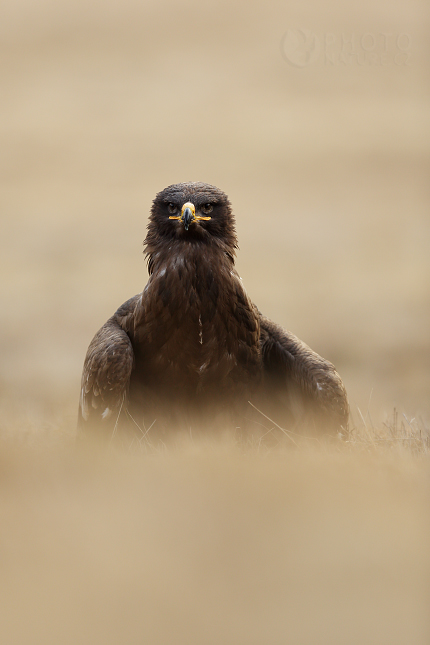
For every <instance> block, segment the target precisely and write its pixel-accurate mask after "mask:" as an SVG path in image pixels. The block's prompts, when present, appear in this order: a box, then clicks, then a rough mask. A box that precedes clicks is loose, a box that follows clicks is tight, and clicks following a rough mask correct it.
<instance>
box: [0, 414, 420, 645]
mask: <svg viewBox="0 0 430 645" xmlns="http://www.w3.org/2000/svg"><path fill="white" fill-rule="evenodd" d="M34 431H35V428H33V432H34ZM51 431H52V428H51ZM58 432H59V434H60V440H59V441H57V442H56V445H54V443H53V442H52V434H51V435H50V436H49V437H48V438H47V442H46V443H47V444H48V443H50V449H49V450H47V449H46V448H45V449H44V450H40V449H39V450H35V449H34V446H30V445H29V444H28V443H27V442H24V444H21V445H19V446H18V444H17V443H16V442H11V441H10V440H9V441H6V440H3V441H2V443H1V445H0V448H1V451H0V472H1V482H0V485H1V494H0V513H1V517H2V531H1V539H0V543H1V546H0V553H1V560H2V562H1V570H2V577H1V578H2V579H1V584H0V602H1V606H2V614H3V619H2V639H3V642H5V643H20V644H21V643H22V644H24V643H32V644H33V643H34V644H35V645H38V644H39V643H40V645H42V644H43V645H51V644H52V645H54V644H55V645H56V644H57V643H65V644H69V643H70V644H75V643H77V642H79V643H88V644H90V643H91V645H93V644H94V643H106V644H110V643H112V645H113V644H117V643H118V642H121V643H141V642H145V643H163V644H164V643H175V644H182V643H184V644H187V645H189V644H194V643H195V644H196V645H197V644H200V643H210V644H212V643H213V644H214V645H218V644H219V643H226V644H231V645H237V644H242V643H243V645H253V644H255V645H260V644H261V643H265V644H268V645H272V644H276V645H277V644H284V643H304V644H309V645H311V644H312V645H313V644H314V643H321V644H323V645H324V644H327V645H329V644H330V645H331V644H333V643H339V644H343V643H348V644H352V645H355V644H357V645H361V644H362V643H371V644H374V645H380V644H381V643H387V645H388V644H389V645H397V644H398V645H403V644H404V643H414V645H426V644H427V643H428V639H429V635H430V630H429V622H428V620H429V619H428V605H429V601H430V593H429V574H430V559H429V555H428V540H429V537H430V522H429V514H428V508H429V506H428V505H429V502H430V493H429V491H430V486H429V484H430V481H429V480H430V472H429V462H428V458H427V457H426V453H427V451H428V442H429V437H428V432H427V435H426V438H424V436H423V429H422V428H421V429H420V428H414V424H412V423H409V424H406V423H405V424H404V426H403V427H402V424H401V423H400V422H399V421H397V422H393V423H391V425H390V426H389V427H387V428H385V431H384V430H383V429H379V431H376V430H372V429H371V428H370V427H369V426H368V425H366V426H364V425H363V427H362V428H361V429H360V428H355V429H354V430H353V431H351V435H350V438H349V441H348V442H346V441H345V440H340V439H338V438H331V439H322V438H321V439H320V440H314V441H311V440H302V441H300V440H298V441H297V445H293V444H292V443H291V442H290V441H288V439H287V438H286V437H285V436H281V437H279V441H278V443H277V445H276V446H273V445H271V446H270V447H268V446H266V445H264V444H262V443H259V444H257V443H255V442H254V443H252V442H248V443H238V442H237V441H236V440H235V438H234V436H233V435H229V434H228V433H224V434H223V436H222V437H219V438H218V439H217V440H216V439H214V438H213V437H212V438H203V439H202V438H200V439H199V440H196V439H192V438H190V437H181V438H180V439H179V438H175V439H172V441H171V442H168V443H167V445H166V444H164V445H163V446H158V447H156V448H155V447H153V448H150V447H148V446H146V448H145V451H143V450H136V449H135V447H134V448H133V449H132V450H131V451H124V450H121V451H118V450H116V449H110V450H108V451H106V450H100V447H99V446H87V447H86V448H82V447H81V449H80V450H76V449H75V446H74V442H73V441H72V432H71V428H69V432H64V428H63V429H61V428H59V429H58ZM41 434H43V430H42V429H39V435H41ZM296 439H297V437H296ZM423 457H424V458H423Z"/></svg>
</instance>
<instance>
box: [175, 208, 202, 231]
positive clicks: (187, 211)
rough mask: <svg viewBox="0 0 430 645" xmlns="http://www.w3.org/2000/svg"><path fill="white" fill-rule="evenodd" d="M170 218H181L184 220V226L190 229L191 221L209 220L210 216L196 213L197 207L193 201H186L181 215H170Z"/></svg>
mask: <svg viewBox="0 0 430 645" xmlns="http://www.w3.org/2000/svg"><path fill="white" fill-rule="evenodd" d="M169 219H179V220H181V222H184V228H185V230H186V231H188V227H189V226H190V224H191V222H194V221H195V220H209V219H211V218H210V217H203V216H202V215H196V208H195V206H194V204H192V203H191V202H185V204H184V205H183V206H182V209H181V214H180V215H170V217H169Z"/></svg>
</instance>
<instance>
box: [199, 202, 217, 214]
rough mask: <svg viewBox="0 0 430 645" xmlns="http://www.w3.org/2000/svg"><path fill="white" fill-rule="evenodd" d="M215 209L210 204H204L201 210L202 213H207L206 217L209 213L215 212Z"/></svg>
mask: <svg viewBox="0 0 430 645" xmlns="http://www.w3.org/2000/svg"><path fill="white" fill-rule="evenodd" d="M213 209H214V207H213V206H212V204H210V203H209V202H208V203H207V204H203V206H202V208H201V210H202V213H205V214H206V215H207V214H208V213H211V212H212V211H213Z"/></svg>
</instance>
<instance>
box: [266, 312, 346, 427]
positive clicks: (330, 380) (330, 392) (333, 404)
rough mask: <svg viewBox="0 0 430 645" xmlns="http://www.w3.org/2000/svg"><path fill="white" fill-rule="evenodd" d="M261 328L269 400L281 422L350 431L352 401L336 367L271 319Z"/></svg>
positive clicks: (267, 397)
mask: <svg viewBox="0 0 430 645" xmlns="http://www.w3.org/2000/svg"><path fill="white" fill-rule="evenodd" d="M260 325H261V335H260V343H261V353H262V360H263V381H264V392H265V397H266V399H270V401H271V403H272V404H273V403H274V404H275V410H276V411H277V413H278V415H279V416H278V418H279V419H280V420H281V422H285V420H287V423H289V425H290V426H291V425H297V426H301V425H306V426H310V425H312V426H314V427H319V426H321V425H324V426H326V427H328V428H333V429H337V430H338V431H341V430H342V429H343V430H346V429H347V427H348V415H349V405H348V399H347V395H346V390H345V387H344V385H343V382H342V379H341V378H340V376H339V374H338V373H337V372H336V369H335V367H334V365H333V364H332V363H330V362H329V361H327V360H325V359H323V358H322V357H321V356H319V355H318V354H317V353H316V352H314V351H312V350H311V349H310V347H308V346H307V345H306V344H305V343H303V342H302V341H301V340H299V339H298V338H297V337H296V336H294V335H293V334H291V333H290V332H288V331H286V330H285V329H283V328H282V327H280V326H279V325H276V324H275V323H273V322H272V321H271V320H269V319H268V318H265V317H264V316H261V319H260ZM275 421H276V419H275ZM280 425H281V423H280Z"/></svg>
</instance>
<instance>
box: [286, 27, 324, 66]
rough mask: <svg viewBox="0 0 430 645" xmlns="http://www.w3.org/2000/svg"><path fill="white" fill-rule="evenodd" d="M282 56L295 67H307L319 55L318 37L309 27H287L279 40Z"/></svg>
mask: <svg viewBox="0 0 430 645" xmlns="http://www.w3.org/2000/svg"><path fill="white" fill-rule="evenodd" d="M281 51H282V55H283V56H284V58H285V59H286V60H287V61H288V62H289V63H290V64H291V65H294V66H295V67H307V66H308V65H311V63H315V61H316V60H317V58H318V56H319V55H320V39H319V38H318V36H316V35H315V34H313V33H312V32H311V31H309V29H289V30H288V31H287V33H286V34H285V35H284V37H283V38H282V41H281Z"/></svg>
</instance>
